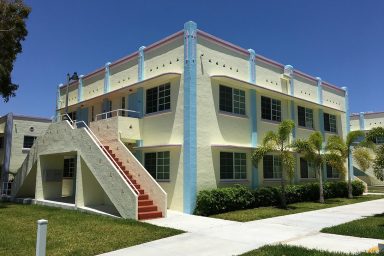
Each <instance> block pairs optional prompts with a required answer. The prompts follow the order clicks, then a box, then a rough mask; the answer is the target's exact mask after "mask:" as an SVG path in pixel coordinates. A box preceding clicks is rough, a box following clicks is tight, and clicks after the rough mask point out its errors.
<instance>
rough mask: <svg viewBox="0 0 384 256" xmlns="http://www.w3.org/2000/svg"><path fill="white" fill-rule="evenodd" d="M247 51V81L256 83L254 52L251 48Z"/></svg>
mask: <svg viewBox="0 0 384 256" xmlns="http://www.w3.org/2000/svg"><path fill="white" fill-rule="evenodd" d="M248 52H249V59H248V66H249V82H250V83H252V84H256V53H255V51H254V50H253V49H248Z"/></svg>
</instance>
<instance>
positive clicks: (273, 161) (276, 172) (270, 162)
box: [263, 155, 281, 179]
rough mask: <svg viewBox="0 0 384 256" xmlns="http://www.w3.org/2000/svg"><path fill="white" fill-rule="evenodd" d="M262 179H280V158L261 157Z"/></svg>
mask: <svg viewBox="0 0 384 256" xmlns="http://www.w3.org/2000/svg"><path fill="white" fill-rule="evenodd" d="M263 167H264V170H263V171H264V178H265V179H279V178H281V158H280V156H271V155H270V156H264V157H263Z"/></svg>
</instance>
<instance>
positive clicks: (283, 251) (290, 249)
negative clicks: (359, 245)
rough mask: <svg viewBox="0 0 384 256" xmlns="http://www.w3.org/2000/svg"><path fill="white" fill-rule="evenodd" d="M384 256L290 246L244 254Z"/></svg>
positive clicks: (275, 255) (243, 255) (272, 255)
mask: <svg viewBox="0 0 384 256" xmlns="http://www.w3.org/2000/svg"><path fill="white" fill-rule="evenodd" d="M283 255H284V256H371V255H376V256H383V255H384V254H377V253H357V254H348V253H334V252H326V251H319V250H310V249H306V248H302V247H297V246H288V245H268V246H263V247H261V248H259V249H257V250H254V251H250V252H247V253H245V254H242V256H283Z"/></svg>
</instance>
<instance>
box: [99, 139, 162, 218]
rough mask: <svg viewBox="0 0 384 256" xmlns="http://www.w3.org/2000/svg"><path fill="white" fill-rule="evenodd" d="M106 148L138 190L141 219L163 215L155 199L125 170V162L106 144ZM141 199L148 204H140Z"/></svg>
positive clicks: (126, 177) (130, 182)
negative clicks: (154, 201)
mask: <svg viewBox="0 0 384 256" xmlns="http://www.w3.org/2000/svg"><path fill="white" fill-rule="evenodd" d="M104 148H105V150H107V151H108V153H109V156H111V157H112V158H113V160H114V163H116V165H118V166H119V167H120V168H121V169H122V170H124V171H123V175H124V178H125V179H126V180H127V181H129V184H130V186H132V187H135V188H136V189H137V190H138V192H139V193H138V196H139V197H138V216H139V220H146V219H153V218H159V217H162V212H161V211H158V210H157V206H156V205H154V203H153V200H149V195H148V194H145V190H144V189H142V188H141V186H140V185H139V184H138V183H137V181H136V180H135V179H134V178H133V176H132V175H130V172H129V171H125V170H126V167H125V166H124V165H123V162H122V161H120V159H119V158H117V157H116V154H114V153H113V151H112V150H111V149H110V147H109V146H104ZM140 201H145V202H146V205H140Z"/></svg>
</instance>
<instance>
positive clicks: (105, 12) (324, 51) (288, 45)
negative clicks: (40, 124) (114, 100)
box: [0, 0, 384, 117]
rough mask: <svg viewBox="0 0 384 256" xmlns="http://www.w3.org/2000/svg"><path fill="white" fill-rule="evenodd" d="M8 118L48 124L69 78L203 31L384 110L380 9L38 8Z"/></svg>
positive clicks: (285, 4)
mask: <svg viewBox="0 0 384 256" xmlns="http://www.w3.org/2000/svg"><path fill="white" fill-rule="evenodd" d="M26 3H27V4H28V5H29V6H31V7H32V13H31V15H30V18H29V20H28V22H27V26H28V30H29V35H28V37H27V39H26V41H25V42H24V43H23V53H21V54H19V55H18V58H17V61H16V63H15V66H14V71H13V74H12V77H13V81H14V82H15V83H17V84H19V85H20V88H19V90H18V91H17V96H16V98H11V100H10V101H9V102H8V103H3V102H2V101H1V102H0V115H4V114H6V113H8V112H14V113H17V114H26V115H36V116H46V117H51V116H52V115H53V113H54V108H55V97H56V96H55V95H56V87H57V85H58V84H60V83H63V82H65V77H66V73H68V72H73V71H77V72H78V73H79V74H87V73H89V72H92V71H93V70H95V69H97V68H99V67H102V66H104V63H106V62H108V61H111V62H112V61H114V60H116V59H119V58H121V57H123V56H125V55H128V54H130V53H132V52H134V51H136V50H137V49H138V48H139V47H140V46H141V45H149V44H151V43H153V42H155V41H157V40H159V39H162V38H163V37H165V36H168V35H170V34H172V33H174V32H176V31H179V30H181V29H182V28H183V24H184V22H186V21H188V20H193V21H195V22H197V26H198V28H199V29H201V30H204V31H206V32H208V33H211V34H213V35H215V36H218V37H220V38H222V39H225V40H227V41H230V42H232V43H234V44H237V45H239V46H241V47H243V48H246V49H248V48H253V49H254V50H255V51H256V53H258V54H261V55H264V56H266V57H268V58H271V59H273V60H276V61H278V62H281V63H283V64H291V65H293V66H294V68H296V69H299V70H301V71H303V72H305V73H308V74H310V75H313V76H320V77H321V78H322V79H323V80H325V81H327V82H330V83H332V84H335V85H337V86H340V87H341V86H347V87H348V88H349V91H350V109H351V111H352V112H360V111H384V100H383V96H384V82H383V74H384V70H383V69H384V65H383V62H384V49H383V47H384V15H383V13H384V1H381V0H371V1H363V0H361V1H360V0H348V1H347V0H337V1H335V0H327V1H308V0H292V1H282V0H281V1H277V0H268V1H258V0H257V1H226V0H221V1H207V0H204V1H188V2H187V1H148V0H140V1H122V0H121V1H112V0H110V1H101V0H98V1H91V0H88V1H86V0H83V1H69V0H67V1H37V0H34V1H32V0H29V1H28V0H27V1H26Z"/></svg>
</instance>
